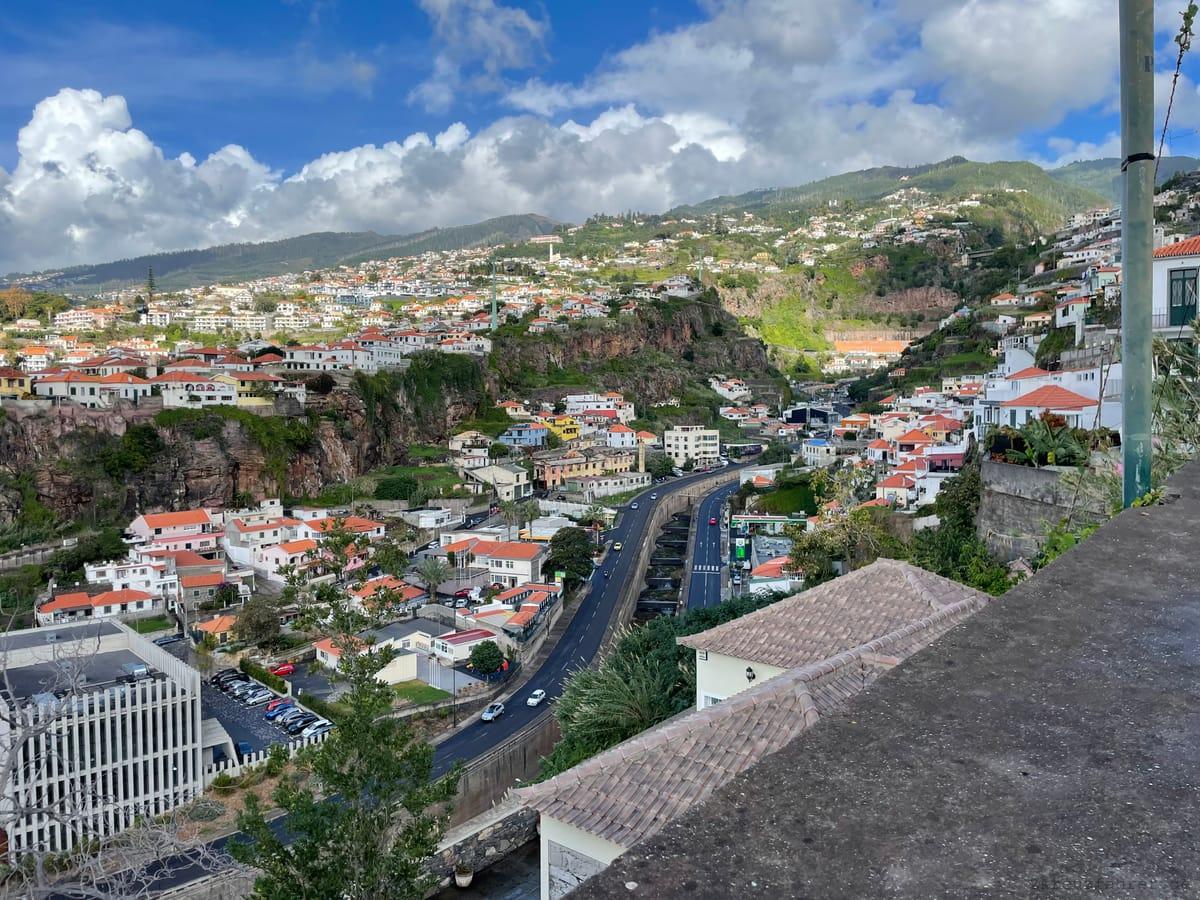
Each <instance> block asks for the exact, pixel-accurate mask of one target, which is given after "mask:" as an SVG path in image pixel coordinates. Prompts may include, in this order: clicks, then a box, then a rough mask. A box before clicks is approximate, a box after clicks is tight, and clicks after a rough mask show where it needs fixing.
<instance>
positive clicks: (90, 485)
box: [0, 391, 479, 528]
mask: <svg viewBox="0 0 1200 900" xmlns="http://www.w3.org/2000/svg"><path fill="white" fill-rule="evenodd" d="M478 407H479V397H477V396H476V397H461V396H447V397H445V404H444V412H443V411H441V410H438V411H435V413H434V415H432V416H430V415H417V414H416V411H415V410H413V409H412V407H411V405H410V404H409V403H408V400H407V398H406V397H405V396H404V395H403V393H402V392H399V393H397V394H396V395H395V397H394V400H393V402H391V403H386V404H379V405H378V406H377V408H374V409H368V408H367V405H366V404H365V403H364V401H363V400H362V398H361V397H360V396H358V395H357V394H356V393H354V392H353V391H335V392H333V393H331V394H329V395H327V396H323V397H322V396H316V397H313V398H312V401H311V402H310V404H309V409H308V411H307V412H306V414H305V415H304V416H301V417H298V418H295V419H292V420H288V421H292V422H294V423H296V426H297V432H298V433H299V434H300V437H299V438H297V439H295V440H293V441H292V442H290V443H284V444H279V443H271V442H265V441H264V439H263V438H262V436H261V435H259V434H257V430H256V429H253V428H250V427H247V424H246V423H245V422H242V421H238V420H236V419H223V418H220V417H219V416H213V417H210V418H205V419H204V420H203V421H188V422H183V423H179V424H167V425H164V424H157V423H156V421H155V417H156V416H157V415H158V413H160V412H161V411H162V406H161V404H160V401H158V399H157V398H152V399H151V401H150V402H147V403H143V405H141V406H138V407H134V406H130V405H127V404H121V405H119V406H118V407H116V408H114V409H110V410H88V409H84V408H82V407H78V406H73V405H63V406H56V407H49V406H45V405H35V404H32V403H28V404H22V405H21V406H19V407H6V408H5V409H4V411H3V412H4V415H3V417H2V418H0V528H3V527H6V526H8V525H11V524H12V523H13V522H15V521H17V520H18V519H19V517H20V513H21V509H20V507H21V503H22V502H23V496H28V495H27V494H25V495H23V492H22V490H21V486H22V485H24V486H25V487H26V489H27V490H28V489H29V488H31V489H32V493H33V495H34V496H35V497H36V499H37V501H38V502H39V503H41V504H42V505H43V506H45V507H47V508H48V509H50V510H51V511H52V512H53V513H55V515H56V516H58V517H59V518H60V519H64V520H70V519H80V518H84V519H88V520H91V519H92V518H96V519H98V520H104V519H108V518H114V517H115V518H117V519H120V518H129V517H130V516H131V515H132V514H135V513H137V512H144V511H153V510H171V509H185V508H189V507H194V506H199V505H206V506H217V505H228V504H230V503H233V502H234V501H235V499H237V500H241V499H245V498H247V497H249V498H254V499H255V500H258V499H262V498H264V497H270V496H279V495H281V494H285V495H291V496H303V495H315V494H318V493H320V492H321V491H322V490H323V489H324V488H325V487H326V486H328V485H330V484H336V483H340V482H345V481H348V480H350V479H352V478H355V477H357V476H358V475H361V474H363V473H365V472H368V471H370V470H371V469H374V468H376V467H378V466H381V465H390V464H394V463H399V462H403V461H404V460H405V457H406V451H407V447H408V445H409V444H410V443H414V442H428V441H441V440H444V439H445V436H446V433H447V432H448V431H450V430H451V429H452V428H453V427H454V425H456V424H457V423H458V422H459V421H461V420H463V419H464V418H467V417H469V416H471V415H474V413H475V412H476V411H477V409H478ZM273 421H276V422H282V421H285V420H273ZM251 424H253V423H251ZM138 425H151V426H153V427H154V428H155V430H156V432H157V434H158V437H159V439H160V441H161V444H162V449H161V451H160V452H159V453H157V454H156V455H155V457H154V458H153V459H152V460H150V461H149V462H148V464H147V465H146V466H145V467H144V468H143V469H142V470H140V471H137V472H121V471H115V472H113V471H106V469H105V466H104V465H103V461H102V455H101V454H102V452H103V448H105V447H111V446H113V445H114V444H115V443H117V441H118V439H120V438H121V436H122V435H124V434H125V433H126V432H127V431H128V430H129V429H130V428H131V427H134V426H138ZM108 468H109V469H112V468H113V467H112V465H111V464H110V465H109V467H108Z"/></svg>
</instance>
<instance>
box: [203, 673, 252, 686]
mask: <svg viewBox="0 0 1200 900" xmlns="http://www.w3.org/2000/svg"><path fill="white" fill-rule="evenodd" d="M249 677H250V676H249V675H247V674H246V673H245V672H239V671H238V670H237V669H224V670H223V671H220V672H218V673H217V674H216V675H214V676H213V677H212V678H210V679H209V681H210V682H211V683H212V684H215V685H217V686H218V687H219V686H220V685H222V684H224V683H225V682H227V681H229V680H230V679H231V678H238V679H240V678H249Z"/></svg>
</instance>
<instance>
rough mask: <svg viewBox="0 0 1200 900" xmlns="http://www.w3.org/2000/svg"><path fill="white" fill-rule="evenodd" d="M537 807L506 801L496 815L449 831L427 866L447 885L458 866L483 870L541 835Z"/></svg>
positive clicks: (479, 818) (495, 812)
mask: <svg viewBox="0 0 1200 900" xmlns="http://www.w3.org/2000/svg"><path fill="white" fill-rule="evenodd" d="M537 825H538V814H537V811H536V810H534V809H531V808H529V807H527V806H519V805H517V804H516V803H515V802H513V801H506V802H505V803H503V804H501V805H500V806H498V807H496V808H495V810H494V811H493V814H492V815H483V816H479V817H478V818H477V819H475V820H474V821H471V822H468V823H466V824H465V825H461V826H459V827H458V828H452V829H450V830H449V831H448V832H446V836H445V837H444V838H443V839H442V842H441V844H440V845H439V847H438V851H437V853H435V854H434V855H433V856H432V857H431V858H430V859H429V860H428V861H427V862H426V864H425V868H426V869H427V870H428V871H429V872H430V873H431V874H433V875H435V876H436V877H437V879H438V881H439V883H440V884H441V885H442V886H443V887H446V886H448V885H450V884H451V883H453V881H454V870H455V868H456V867H457V866H459V865H463V866H465V867H466V868H468V869H470V870H471V871H472V872H480V871H482V870H484V869H486V868H487V867H488V866H490V865H492V863H495V862H498V861H500V860H501V859H503V858H504V857H506V856H507V855H508V854H510V853H512V852H513V851H514V850H516V849H518V848H520V847H523V846H524V845H525V844H527V843H529V842H530V841H532V840H536V839H537V835H538V829H537Z"/></svg>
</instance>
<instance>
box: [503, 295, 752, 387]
mask: <svg viewBox="0 0 1200 900" xmlns="http://www.w3.org/2000/svg"><path fill="white" fill-rule="evenodd" d="M564 371H565V372H566V373H580V374H582V375H584V376H586V378H587V381H588V383H590V384H594V385H595V386H596V387H602V388H604V389H607V390H619V391H623V392H626V394H627V395H629V396H631V397H633V398H634V399H635V400H637V401H648V402H654V401H658V400H665V399H667V398H669V397H672V396H678V394H679V393H680V392H681V390H683V389H684V388H685V387H686V386H687V385H688V384H689V383H695V382H696V381H697V380H698V379H699V380H703V379H704V378H706V377H707V376H708V375H710V374H717V373H720V374H727V375H730V376H732V375H747V376H756V377H766V376H768V375H769V374H770V371H771V368H770V364H769V362H768V361H767V354H766V348H765V347H764V346H763V344H762V342H760V341H758V340H756V339H755V338H752V337H749V336H747V335H746V334H745V332H743V331H742V329H741V328H740V326H739V325H738V323H737V320H736V319H734V318H733V317H732V316H730V315H729V314H728V313H726V312H725V311H724V310H722V309H720V308H719V307H716V306H714V305H707V304H704V303H700V302H692V303H682V302H676V303H672V304H670V305H659V304H656V303H653V302H651V303H643V304H642V307H641V309H640V310H639V313H638V315H637V316H630V317H622V318H620V319H616V320H614V319H595V320H591V321H588V322H584V323H582V324H581V325H577V326H574V327H572V328H571V330H570V331H569V332H560V333H551V334H546V335H538V336H536V339H534V338H530V337H526V336H520V337H512V336H503V335H502V336H501V337H499V338H498V339H497V341H496V342H495V351H494V353H493V366H492V371H491V372H490V373H489V375H490V378H491V380H492V385H493V388H494V390H496V391H498V392H499V393H501V394H504V393H507V392H508V391H511V390H516V391H521V390H522V389H524V388H526V387H527V386H529V385H530V384H535V383H536V380H537V377H538V376H548V375H550V376H553V375H555V374H556V373H557V374H560V375H561V374H562V372H564ZM558 383H560V384H561V383H562V382H561V381H560V382H558ZM585 386H586V385H583V384H581V389H582V388H583V387H585ZM561 392H562V389H561V388H559V389H558V390H557V391H555V392H554V393H561ZM534 393H536V390H535V391H534Z"/></svg>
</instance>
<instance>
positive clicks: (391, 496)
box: [375, 475, 417, 500]
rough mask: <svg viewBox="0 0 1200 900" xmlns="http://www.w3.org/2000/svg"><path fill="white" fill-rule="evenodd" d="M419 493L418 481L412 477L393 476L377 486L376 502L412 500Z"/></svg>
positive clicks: (380, 481) (383, 479)
mask: <svg viewBox="0 0 1200 900" xmlns="http://www.w3.org/2000/svg"><path fill="white" fill-rule="evenodd" d="M416 492H417V480H416V479H415V478H413V477H412V476H411V475H391V476H389V477H387V478H381V479H379V481H378V483H376V485H375V499H376V500H411V499H412V497H413V495H414V494H416Z"/></svg>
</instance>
